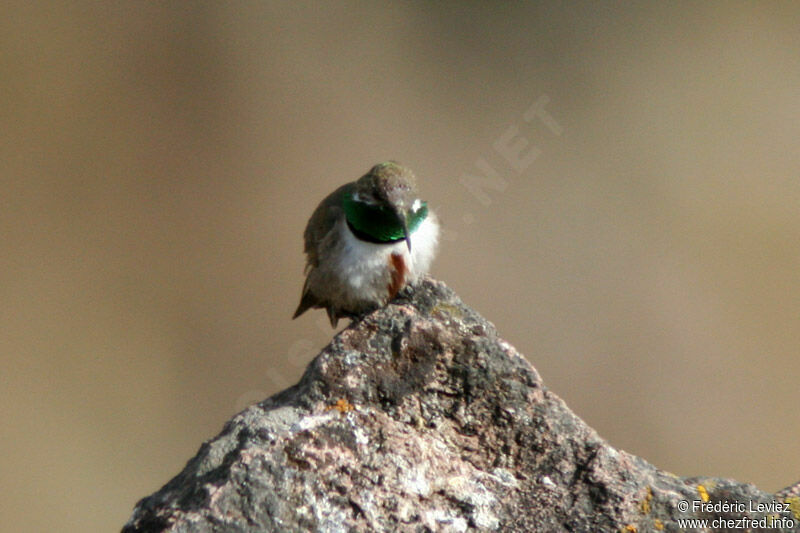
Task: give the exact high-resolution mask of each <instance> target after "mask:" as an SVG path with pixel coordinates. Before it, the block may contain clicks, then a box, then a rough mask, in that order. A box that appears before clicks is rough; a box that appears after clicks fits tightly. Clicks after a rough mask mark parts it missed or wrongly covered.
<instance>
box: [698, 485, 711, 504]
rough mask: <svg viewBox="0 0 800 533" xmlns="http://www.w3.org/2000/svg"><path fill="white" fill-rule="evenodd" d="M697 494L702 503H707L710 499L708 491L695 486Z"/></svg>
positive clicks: (700, 486)
mask: <svg viewBox="0 0 800 533" xmlns="http://www.w3.org/2000/svg"><path fill="white" fill-rule="evenodd" d="M697 494H699V495H700V499H701V500H703V501H704V502H708V500H710V499H711V498H710V497H709V496H708V491H707V490H706V488H705V487H704V486H703V485H697Z"/></svg>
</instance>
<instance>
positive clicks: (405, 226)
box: [395, 207, 411, 253]
mask: <svg viewBox="0 0 800 533" xmlns="http://www.w3.org/2000/svg"><path fill="white" fill-rule="evenodd" d="M395 214H396V215H397V220H399V221H400V225H401V226H403V235H404V236H405V238H406V246H408V253H411V235H410V234H409V233H408V220H406V219H407V216H406V210H405V209H403V208H402V207H399V208H397V210H396V211H395Z"/></svg>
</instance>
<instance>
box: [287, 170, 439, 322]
mask: <svg viewBox="0 0 800 533" xmlns="http://www.w3.org/2000/svg"><path fill="white" fill-rule="evenodd" d="M303 236H304V240H305V253H306V258H307V263H306V270H305V272H306V281H305V284H304V285H303V295H302V297H301V299H300V305H298V306H297V310H296V311H295V313H294V316H293V317H292V318H297V317H298V316H300V315H302V314H303V313H304V312H305V311H307V310H308V309H310V308H324V309H325V310H326V311H327V312H328V318H329V319H330V321H331V326H332V327H334V328H335V327H336V324H337V323H338V321H339V318H343V317H346V318H351V319H354V318H357V317H359V316H361V315H363V314H365V313H368V312H370V311H373V310H375V309H377V308H379V307H382V306H384V305H386V304H387V303H388V302H389V301H390V300H392V299H393V298H394V297H395V296H396V295H397V293H398V292H399V291H400V290H401V289H402V288H403V287H405V286H406V285H412V284H414V283H415V282H416V281H417V280H419V279H420V278H421V277H422V276H424V275H425V274H426V273H427V272H428V269H429V268H430V265H431V262H432V261H433V256H434V255H435V254H436V246H437V242H438V238H439V223H438V221H437V219H436V215H435V214H434V213H433V211H431V210H430V209H428V204H427V203H426V202H425V201H423V200H421V199H420V198H419V195H418V193H417V186H416V178H415V176H414V173H413V172H412V171H411V170H409V169H408V168H406V167H404V166H402V165H401V164H399V163H397V162H395V161H387V162H385V163H380V164H378V165H375V166H374V167H372V168H371V169H370V170H369V172H367V173H366V174H364V175H363V176H362V177H361V178H359V179H358V180H356V181H353V182H350V183H346V184H345V185H342V186H341V187H339V188H338V189H336V190H335V191H333V192H332V193H331V194H329V195H328V196H327V197H326V198H325V199H324V200H322V202H321V203H320V204H319V206H317V208H316V209H315V210H314V213H313V214H312V215H311V218H310V219H309V221H308V225H307V226H306V230H305V233H304V234H303Z"/></svg>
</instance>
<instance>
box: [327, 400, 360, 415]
mask: <svg viewBox="0 0 800 533" xmlns="http://www.w3.org/2000/svg"><path fill="white" fill-rule="evenodd" d="M355 408H356V406H355V405H353V404H352V403H350V402H348V401H347V400H345V399H344V398H339V399H338V400H336V403H335V404H333V405H329V406H328V407H326V408H325V410H326V411H330V410H331V409H336V410H337V411H339V412H340V413H342V414H345V413H349V412H350V411H352V410H353V409H355Z"/></svg>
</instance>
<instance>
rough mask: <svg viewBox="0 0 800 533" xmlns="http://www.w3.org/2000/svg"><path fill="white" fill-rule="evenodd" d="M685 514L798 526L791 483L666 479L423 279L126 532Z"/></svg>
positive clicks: (636, 525) (656, 520) (246, 414)
mask: <svg viewBox="0 0 800 533" xmlns="http://www.w3.org/2000/svg"><path fill="white" fill-rule="evenodd" d="M681 502H687V504H688V509H687V510H685V511H684V510H683V508H682V507H681V506H682V505H683V503H681ZM725 503H727V506H723V504H725ZM759 505H760V506H763V507H761V508H756V509H754V508H753V507H754V506H759ZM784 507H786V508H787V509H786V510H784V509H783V508H784ZM683 518H697V519H706V520H708V523H707V525H706V526H705V530H706V531H711V530H720V529H725V528H730V529H734V528H741V527H750V528H752V529H754V530H758V529H759V528H762V529H764V530H765V531H766V530H769V531H791V530H797V528H798V524H800V483H799V484H797V485H795V486H794V487H791V488H788V489H786V490H784V491H781V492H780V493H778V494H775V495H772V494H767V493H765V492H762V491H760V490H758V489H757V488H756V487H754V486H753V485H748V484H742V483H737V482H735V481H732V480H726V479H716V478H680V477H677V476H675V475H672V474H670V473H667V472H663V471H660V470H658V469H656V468H655V467H654V466H652V465H650V464H649V463H647V462H646V461H644V460H643V459H640V458H638V457H635V456H633V455H630V454H628V453H625V452H624V451H620V450H616V449H614V448H612V447H611V446H609V445H608V443H607V442H605V441H604V440H603V439H601V438H600V437H599V436H598V435H597V433H596V432H595V431H594V430H592V429H591V428H589V427H588V426H587V425H586V424H585V423H584V422H583V421H581V420H580V419H579V418H578V417H577V416H575V415H574V414H573V413H572V412H571V411H570V410H569V409H568V408H567V406H566V405H565V404H564V402H563V401H562V400H561V399H560V398H558V396H556V395H555V394H553V393H552V392H551V391H549V390H548V389H547V388H546V387H545V386H544V384H543V383H542V381H541V379H540V377H539V375H538V374H537V372H536V370H535V369H534V368H533V367H531V365H530V364H529V363H528V362H527V361H526V360H525V359H524V358H523V357H522V356H521V355H520V354H519V353H518V352H517V351H516V350H515V349H514V348H513V347H512V346H510V345H509V344H508V343H507V342H505V341H503V340H502V339H501V338H499V337H498V335H497V332H496V331H495V328H494V326H492V324H490V323H489V322H487V321H486V320H485V319H483V318H482V317H481V316H479V315H478V314H477V313H476V312H475V311H473V310H472V309H470V308H469V307H467V306H465V305H464V304H463V303H462V302H461V301H460V300H459V299H458V297H456V295H455V294H454V293H453V292H452V291H451V290H450V289H448V288H447V287H446V286H445V285H444V284H443V283H440V282H437V281H433V280H425V281H423V282H422V283H421V284H420V285H419V286H418V287H417V288H416V289H415V290H407V291H404V292H403V293H402V294H401V295H400V297H399V298H398V299H396V300H395V301H394V302H392V303H391V304H390V305H388V306H387V307H385V308H383V309H380V310H378V311H375V312H374V313H372V314H370V315H367V316H366V317H364V318H363V319H361V320H360V321H357V322H354V323H353V324H351V325H350V327H348V328H347V329H345V330H344V331H342V332H341V333H340V334H339V335H337V336H336V337H335V338H334V339H333V341H332V342H331V343H330V345H328V346H327V347H326V348H325V349H324V350H323V351H322V352H321V353H320V354H319V355H318V356H317V357H316V358H315V359H314V360H313V361H312V362H311V363H310V364H309V366H308V369H307V370H306V372H305V374H304V375H303V377H302V379H301V380H300V382H299V383H298V384H297V385H295V386H293V387H291V388H289V389H287V390H285V391H283V392H281V393H279V394H276V395H275V396H273V397H271V398H269V399H267V400H264V401H263V402H261V403H260V404H257V405H253V406H251V407H249V408H248V409H246V410H245V411H243V412H242V413H240V414H238V415H236V416H235V417H234V418H233V419H232V420H231V421H230V422H228V423H227V424H226V425H225V428H224V429H223V431H222V433H220V434H219V435H218V436H217V437H215V438H213V439H212V440H210V441H208V442H206V443H205V444H203V445H202V447H201V448H200V451H199V452H198V453H197V455H196V456H195V457H194V458H193V459H191V460H190V461H189V462H188V464H187V465H186V467H185V468H184V469H183V471H182V472H181V473H180V474H178V475H177V476H176V477H175V478H174V479H172V480H171V481H170V482H169V483H167V484H166V485H165V486H164V487H163V488H162V489H161V490H159V491H158V492H156V493H155V494H153V495H151V496H149V497H147V498H144V499H143V500H141V501H140V502H139V503H138V504H137V506H136V509H135V510H134V513H133V516H132V517H131V519H130V521H129V522H128V523H127V524H126V525H125V527H124V529H123V532H125V533H133V532H151V531H172V532H183V531H240V532H257V531H281V532H284V531H298V532H299V531H320V532H349V531H413V532H423V531H452V532H462V531H520V532H530V531H630V532H633V531H686V530H704V529H703V526H702V525H700V524H695V525H691V524H680V523H679V522H678V521H679V519H683ZM745 518H746V519H748V520H752V522H743V521H741V520H740V521H739V522H735V520H737V519H745ZM715 519H716V520H718V521H719V520H730V522H724V523H722V522H717V523H716V524H714V523H712V521H713V520H715Z"/></svg>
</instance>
